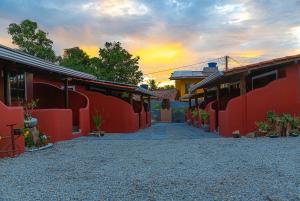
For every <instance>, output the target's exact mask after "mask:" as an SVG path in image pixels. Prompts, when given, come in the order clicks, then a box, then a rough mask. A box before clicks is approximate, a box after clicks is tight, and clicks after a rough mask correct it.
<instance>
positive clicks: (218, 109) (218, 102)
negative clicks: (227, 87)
mask: <svg viewBox="0 0 300 201" xmlns="http://www.w3.org/2000/svg"><path fill="white" fill-rule="evenodd" d="M220 91H221V88H220V85H219V84H218V86H217V94H216V95H217V108H216V120H215V121H216V129H217V130H218V128H219V111H220V109H221V102H220Z"/></svg>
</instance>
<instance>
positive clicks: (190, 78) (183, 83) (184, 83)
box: [170, 62, 218, 100]
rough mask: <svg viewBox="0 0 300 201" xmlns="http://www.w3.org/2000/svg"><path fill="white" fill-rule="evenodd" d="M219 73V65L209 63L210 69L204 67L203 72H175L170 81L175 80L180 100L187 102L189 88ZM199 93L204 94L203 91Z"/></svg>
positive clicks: (198, 90) (200, 90)
mask: <svg viewBox="0 0 300 201" xmlns="http://www.w3.org/2000/svg"><path fill="white" fill-rule="evenodd" d="M217 71H218V66H217V63H215V62H211V63H208V67H204V68H203V70H202V71H188V70H182V71H174V72H173V73H172V74H171V77H170V80H175V88H176V89H177V91H178V95H179V98H181V100H185V99H184V97H185V96H187V95H188V93H189V88H190V87H191V86H192V85H194V84H196V83H198V82H200V81H202V80H203V79H205V78H207V77H208V76H210V75H211V74H213V73H215V72H217ZM197 93H203V89H197ZM186 100H187V99H186Z"/></svg>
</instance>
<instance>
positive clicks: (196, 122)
mask: <svg viewBox="0 0 300 201" xmlns="http://www.w3.org/2000/svg"><path fill="white" fill-rule="evenodd" d="M198 115H199V112H198V110H197V109H194V110H193V111H192V117H193V120H194V121H193V123H194V126H195V127H198V125H199V124H198Z"/></svg>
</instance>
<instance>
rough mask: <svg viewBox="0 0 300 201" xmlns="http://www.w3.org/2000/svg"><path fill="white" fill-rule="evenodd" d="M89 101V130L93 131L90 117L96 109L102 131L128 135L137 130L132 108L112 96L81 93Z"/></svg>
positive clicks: (135, 114)
mask: <svg viewBox="0 0 300 201" xmlns="http://www.w3.org/2000/svg"><path fill="white" fill-rule="evenodd" d="M82 92H83V93H84V94H85V95H87V97H88V98H89V101H90V115H91V117H90V120H91V128H92V129H95V126H94V124H93V122H92V115H93V114H94V113H95V112H94V110H95V109H96V110H97V111H98V112H99V113H100V114H101V116H102V118H103V126H102V130H104V131H105V132H109V133H120V132H121V133H128V132H135V131H137V130H138V129H139V126H138V125H139V124H138V114H137V113H135V112H134V111H133V108H132V106H131V105H130V104H129V103H127V102H125V101H123V100H121V99H119V98H116V97H113V96H106V95H104V94H102V93H99V92H93V91H82Z"/></svg>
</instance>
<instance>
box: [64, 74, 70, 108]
mask: <svg viewBox="0 0 300 201" xmlns="http://www.w3.org/2000/svg"><path fill="white" fill-rule="evenodd" d="M68 88H69V85H68V78H66V79H65V80H64V97H65V108H69V90H68Z"/></svg>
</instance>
